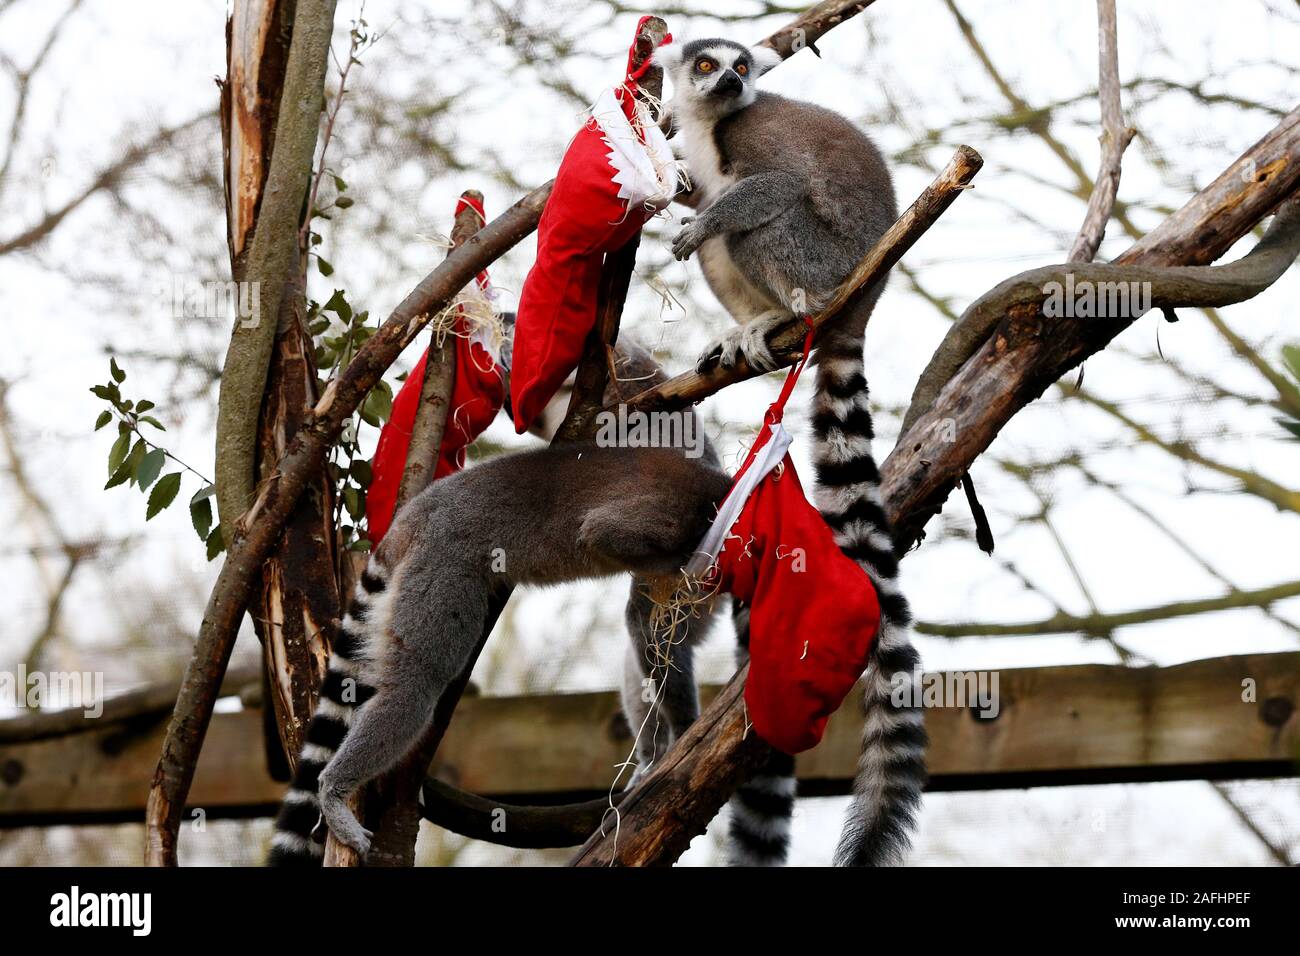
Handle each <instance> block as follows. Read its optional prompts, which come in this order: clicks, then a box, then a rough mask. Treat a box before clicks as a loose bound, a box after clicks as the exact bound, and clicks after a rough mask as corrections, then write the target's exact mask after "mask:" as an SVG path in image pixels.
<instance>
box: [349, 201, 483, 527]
mask: <svg viewBox="0 0 1300 956" xmlns="http://www.w3.org/2000/svg"><path fill="white" fill-rule="evenodd" d="M467 202H468V204H469V205H470V206H471V207H472V208H473V209H474V211H475V212H477V213H478V214H479V217H480V218H482V219H486V216H485V215H484V212H483V207H482V204H481V203H479V202H477V201H475V200H473V199H469V200H468V201H467V200H466V199H464V198H462V199H461V200H460V203H459V204H458V205H457V206H456V212H457V213H459V212H460V210H461V206H462V205H463V204H466V203H467ZM478 285H479V288H480V289H482V290H483V291H484V292H485V293H486V292H487V291H488V288H489V286H488V274H487V273H486V272H480V273H479V275H478ZM452 341H453V342H454V346H455V361H456V372H455V375H456V378H455V382H454V384H453V385H452V393H451V403H450V405H449V406H448V409H447V429H446V431H445V432H444V433H443V436H442V446H441V448H440V449H439V452H438V463H437V465H436V467H435V468H434V472H433V477H434V480H437V479H439V478H443V477H445V476H447V475H450V474H452V473H453V472H457V471H459V470H460V469H461V468H463V467H464V466H465V449H466V448H468V447H469V445H470V444H471V443H472V442H473V441H474V439H476V438H477V437H478V436H479V435H480V434H482V432H483V431H484V430H485V429H486V428H487V427H488V426H489V425H491V424H492V420H493V419H494V418H496V416H497V412H498V411H500V410H501V405H502V403H503V402H504V400H505V384H504V382H503V381H502V378H501V369H500V368H499V366H498V365H497V362H496V359H495V358H494V357H493V356H492V354H491V352H489V351H488V349H487V348H486V347H485V346H484V345H483V343H481V342H479V341H476V340H475V339H474V338H473V337H472V335H471V330H470V328H469V326H468V324H467V323H466V321H465V318H464V316H463V315H458V316H457V318H456V323H455V326H454V338H453V340H452ZM428 361H429V353H428V350H426V351H425V353H424V355H422V356H420V360H419V361H418V362H416V363H415V367H414V368H413V369H411V372H410V374H409V375H408V376H407V377H406V381H405V382H404V383H402V387H401V389H399V390H398V392H397V395H396V396H395V397H394V398H393V412H392V414H391V415H390V416H389V418H388V421H387V422H385V423H384V427H383V428H382V429H381V430H380V432H379V444H378V445H377V446H376V447H375V455H374V458H372V459H371V461H370V467H371V481H370V487H369V488H368V489H367V490H366V525H367V528H368V534H369V538H370V542H371V544H372V545H376V544H379V542H380V541H381V540H382V539H383V537H384V535H385V534H387V533H388V528H389V526H390V525H391V524H392V521H393V509H394V507H395V506H396V504H397V490H398V487H399V486H400V485H401V483H402V472H403V471H405V470H406V458H407V454H408V453H409V452H410V448H411V432H412V431H413V430H414V428H415V413H416V410H417V409H418V408H419V405H420V391H421V388H422V387H423V384H424V369H425V366H426V365H427V364H428Z"/></svg>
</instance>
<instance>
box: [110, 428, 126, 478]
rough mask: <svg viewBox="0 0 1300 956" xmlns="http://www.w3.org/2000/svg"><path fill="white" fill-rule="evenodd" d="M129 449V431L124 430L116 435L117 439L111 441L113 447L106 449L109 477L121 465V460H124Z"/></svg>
mask: <svg viewBox="0 0 1300 956" xmlns="http://www.w3.org/2000/svg"><path fill="white" fill-rule="evenodd" d="M130 450H131V433H130V432H129V431H124V432H122V433H121V434H119V435H118V436H117V441H115V442H113V447H112V448H110V449H109V450H108V476H109V477H110V478H111V477H113V473H114V472H115V471H117V469H118V468H120V467H121V465H122V462H124V461H125V460H126V453H127V452H128V451H130Z"/></svg>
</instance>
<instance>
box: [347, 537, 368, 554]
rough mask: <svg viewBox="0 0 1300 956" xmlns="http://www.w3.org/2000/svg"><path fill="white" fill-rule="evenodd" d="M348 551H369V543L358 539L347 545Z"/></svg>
mask: <svg viewBox="0 0 1300 956" xmlns="http://www.w3.org/2000/svg"><path fill="white" fill-rule="evenodd" d="M348 550H349V551H369V550H370V542H369V541H367V540H366V539H365V538H358V539H357V540H356V541H353V542H352V543H351V544H350V545H348Z"/></svg>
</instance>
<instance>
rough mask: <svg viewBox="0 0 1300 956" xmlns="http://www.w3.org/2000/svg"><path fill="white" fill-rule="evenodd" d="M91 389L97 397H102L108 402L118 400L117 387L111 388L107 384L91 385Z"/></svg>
mask: <svg viewBox="0 0 1300 956" xmlns="http://www.w3.org/2000/svg"><path fill="white" fill-rule="evenodd" d="M90 391H91V394H93V395H94V396H95V397H96V398H102V399H103V400H104V401H106V402H114V403H116V402H117V391H116V389H114V388H110V387H109V386H107V385H92V386H90Z"/></svg>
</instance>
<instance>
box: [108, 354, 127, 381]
mask: <svg viewBox="0 0 1300 956" xmlns="http://www.w3.org/2000/svg"><path fill="white" fill-rule="evenodd" d="M108 370H109V372H110V373H111V374H112V376H113V381H115V382H117V383H118V384H121V383H122V382H125V381H126V372H123V371H122V370H121V369H120V368H118V366H117V359H115V358H109V360H108Z"/></svg>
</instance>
